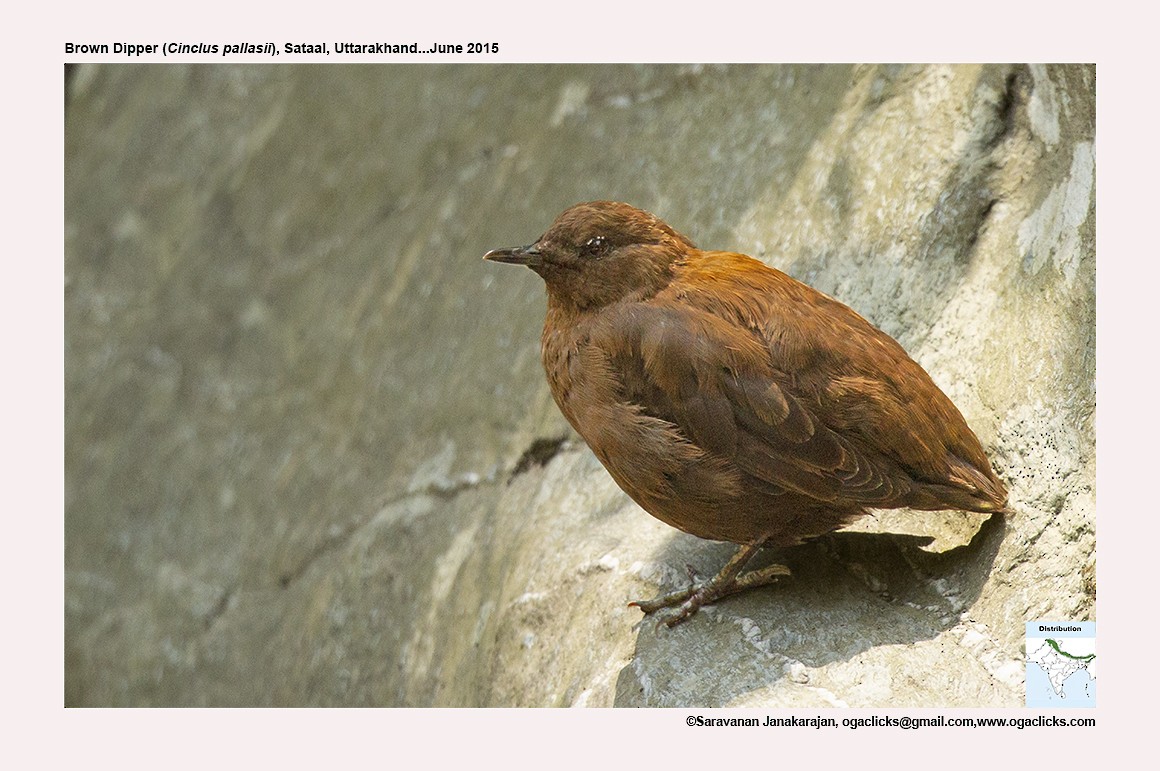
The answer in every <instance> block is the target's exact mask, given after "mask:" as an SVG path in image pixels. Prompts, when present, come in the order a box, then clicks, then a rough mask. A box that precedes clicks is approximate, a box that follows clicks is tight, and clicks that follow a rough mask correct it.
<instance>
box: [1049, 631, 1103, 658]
mask: <svg viewBox="0 0 1160 771" xmlns="http://www.w3.org/2000/svg"><path fill="white" fill-rule="evenodd" d="M1047 644H1048V645H1050V646H1051V647H1052V648H1055V652H1056V653H1058V654H1059V655H1060V656H1067V657H1068V658H1069V659H1075V660H1076V661H1091V660H1092V659H1094V658H1095V657H1096V654H1094V653H1089V654H1088V655H1086V656H1073V655H1071V654H1070V653H1068V652H1067V651H1065V650H1063V649H1062V648H1060V647H1059V643H1057V642H1056V641H1055V640H1052V639H1051V638H1050V637H1048V638H1047Z"/></svg>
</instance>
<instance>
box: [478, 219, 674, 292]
mask: <svg viewBox="0 0 1160 771" xmlns="http://www.w3.org/2000/svg"><path fill="white" fill-rule="evenodd" d="M694 248H696V247H694V246H693V242H692V241H690V240H689V239H687V238H685V237H684V236H682V235H681V234H680V233H678V232H677V231H675V230H673V229H672V228H671V227H669V226H668V225H666V224H665V223H664V222H662V221H661V220H660V219H658V218H657V217H656V216H654V215H652V214H649V213H648V212H646V211H642V210H640V209H637V208H636V207H633V206H629V205H628V204H626V203H617V202H615V201H590V202H588V203H579V204H576V205H575V206H572V207H570V208H568V209H566V210H565V211H564V212H563V213H562V214H560V216H558V217H557V218H556V221H555V222H553V223H552V225H551V226H550V227H549V228H548V230H547V231H546V232H545V233H544V234H543V235H542V236H540V237H539V238H538V239H536V241H535V243H532V244H529V245H527V246H517V247H510V248H506V249H493V250H492V251H490V252H488V253H487V254H485V255H484V256H483V259H485V260H491V261H492V262H506V263H510V264H514V265H526V266H527V267H529V268H531V269H532V270H534V271H535V272H536V273H538V274H540V276H541V277H542V278H543V279H544V283H545V284H547V287H548V297H549V300H550V301H551V302H554V303H557V304H559V305H563V306H566V307H572V308H576V309H579V310H595V309H599V308H602V307H604V306H606V305H610V304H612V303H614V302H618V301H621V300H641V299H645V298H648V297H652V296H653V295H654V294H656V293H657V292H659V291H660V290H661V289H663V288H664V287H665V286H666V285H667V284H668V283H669V281H670V280H671V278H672V272H673V265H674V264H675V263H676V262H678V261H679V260H680V259H681V258H682V257H683V256H684V254H685V252H686V251H687V250H690V249H694Z"/></svg>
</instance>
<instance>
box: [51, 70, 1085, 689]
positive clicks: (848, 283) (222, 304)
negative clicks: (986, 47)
mask: <svg viewBox="0 0 1160 771" xmlns="http://www.w3.org/2000/svg"><path fill="white" fill-rule="evenodd" d="M1094 134H1095V69H1094V67H1084V66H1066V67H1054V66H1046V67H1044V66H1033V67H1010V66H961V67H920V66H903V67H880V66H875V67H857V68H850V67H844V66H843V67H780V66H760V67H756V66H730V67H719V66H705V67H688V66H641V67H635V66H633V67H628V66H609V65H596V66H499V65H489V66H477V67H472V66H426V65H408V66H376V67H371V66H349V67H347V66H325V67H319V66H301V67H270V66H254V67H244V66H243V67H225V66H216V65H214V66H192V67H179V66H166V67H150V66H128V65H126V66H99V67H91V66H86V67H81V68H79V69H78V70H76V71H75V72H74V73H73V74H72V76H71V78H70V82H69V95H68V102H67V108H66V148H65V152H66V184H65V193H66V206H65V226H66V230H65V267H66V285H65V290H64V291H65V308H66V316H65V322H66V338H65V363H66V394H67V399H66V404H65V411H66V426H67V433H66V469H65V472H66V511H65V523H66V543H65V568H66V598H65V600H66V606H65V613H66V640H65V642H66V661H65V671H66V678H65V683H66V692H65V701H66V703H67V704H70V705H384V706H427V705H440V706H541V705H588V706H608V705H624V706H678V705H683V706H711V705H751V706H756V705H768V706H800V707H811V708H812V707H821V706H829V705H850V706H887V705H899V706H936V705H937V706H983V705H986V706H999V705H1003V706H1016V705H1021V704H1022V702H1023V684H1022V681H1023V664H1022V663H1021V657H1022V650H1021V647H1022V640H1023V625H1024V622H1025V621H1028V620H1036V619H1053V620H1071V619H1091V618H1093V614H1094V594H1095V578H1094V576H1095V532H1094V530H1095V496H1094V487H1093V486H1094V481H1095V433H1094V425H1093V413H1094V407H1095V383H1094V375H1095V247H1094V244H1095V189H1094V179H1095V150H1094ZM594 198H611V199H618V200H624V201H628V202H630V203H633V204H635V205H637V206H640V207H642V208H645V209H648V210H650V211H653V212H655V213H657V214H658V215H659V216H661V217H662V218H664V219H665V220H666V221H668V222H669V223H670V224H672V225H673V226H674V227H676V228H677V229H678V230H680V231H681V232H683V233H685V234H687V235H689V236H690V237H691V238H692V239H693V240H694V241H696V242H697V243H698V244H699V245H701V246H706V247H709V246H711V247H714V248H722V249H734V250H737V251H742V252H747V253H749V254H753V255H754V256H757V257H759V258H761V259H764V260H766V261H767V262H769V263H770V264H772V265H775V266H777V267H779V268H781V269H783V270H786V271H787V272H789V273H790V274H792V275H794V276H795V277H797V278H799V279H801V280H803V281H806V282H807V283H810V284H812V285H813V286H815V287H817V288H818V289H820V290H822V291H824V292H827V293H829V294H831V295H834V296H836V297H838V298H839V299H841V300H842V301H844V302H846V303H847V304H849V305H851V306H852V307H854V308H855V309H856V310H858V311H859V312H860V313H862V314H863V315H865V316H867V317H868V318H869V319H871V320H872V321H874V322H875V323H876V324H878V325H879V326H881V327H882V328H883V329H884V330H885V331H887V332H888V333H890V334H892V335H893V336H895V337H896V338H897V339H898V340H899V341H900V342H901V343H902V344H903V346H904V347H906V348H907V350H908V351H910V353H911V355H912V356H914V357H915V358H916V359H917V360H918V361H919V363H921V364H922V365H923V366H924V367H926V369H927V370H928V371H929V372H930V373H931V375H932V376H933V377H934V379H935V381H936V382H938V383H939V385H940V386H941V387H942V388H943V390H944V391H946V392H947V394H948V395H949V396H950V397H951V398H952V400H953V401H954V402H955V403H956V404H957V405H958V407H959V408H960V410H961V411H962V412H963V414H964V415H965V416H966V418H967V420H968V422H969V423H970V424H971V426H972V427H973V428H974V429H975V431H976V433H978V435H979V437H980V439H981V440H982V441H983V444H984V446H985V447H986V448H987V451H988V453H989V454H990V456H991V458H992V459H993V462H994V464H995V467H996V469H997V470H998V472H999V474H1000V476H1001V477H1002V478H1003V479H1004V480H1006V482H1007V483H1008V485H1009V487H1010V490H1011V505H1012V509H1013V513H1012V514H1010V515H1008V516H1006V517H1002V518H993V519H992V520H990V521H987V522H985V523H983V524H982V526H981V528H980V527H979V523H978V520H973V521H972V522H971V523H968V525H967V526H966V527H965V529H964V528H963V527H960V525H962V522H961V517H960V516H959V515H957V514H955V513H947V514H945V515H942V514H922V515H917V516H916V517H910V523H909V524H906V523H903V522H901V520H893V519H890V518H886V517H883V518H881V520H880V521H875V520H869V523H870V525H871V526H870V527H869V528H867V527H862V528H861V529H862V530H870V531H874V530H878V531H882V530H884V529H885V530H889V531H892V532H891V533H883V532H852V533H837V534H833V535H831V536H827V537H825V538H822V539H820V540H818V541H816V542H813V543H811V544H808V545H805V546H802V547H799V548H797V549H792V550H787V551H785V552H782V553H779V554H771V555H769V560H771V561H772V560H773V559H774V558H777V559H778V560H779V561H783V562H785V563H786V564H788V565H789V566H790V567H791V568H792V569H793V571H794V575H793V576H792V577H791V578H790V579H787V580H786V581H784V582H783V583H782V584H780V585H778V586H776V587H771V588H768V589H764V590H761V591H758V592H754V593H751V594H749V595H747V596H741V597H737V598H733V599H730V600H727V601H725V602H722V603H721V604H720V605H718V606H716V607H715V608H711V609H707V610H705V611H702V613H701V614H699V615H698V616H697V617H696V618H694V619H692V620H691V621H690V622H689V623H686V624H684V625H683V626H681V627H678V628H677V629H674V630H671V631H667V632H662V633H660V634H656V633H654V629H653V624H652V623H651V622H646V623H645V624H641V625H637V624H636V622H637V621H638V620H639V618H640V614H639V612H638V611H636V610H635V609H633V608H628V607H626V603H627V602H628V601H629V600H630V599H632V598H636V597H641V596H651V595H652V594H655V593H656V592H658V591H660V590H662V589H664V590H667V589H671V588H673V587H674V586H675V585H678V584H680V583H681V582H683V581H685V580H687V579H686V575H685V565H686V563H689V564H692V565H694V566H696V567H697V568H698V570H699V572H700V573H701V574H712V573H713V572H715V571H716V570H717V569H718V568H719V567H720V566H721V564H723V562H724V561H725V560H726V559H727V558H728V556H729V554H731V552H732V547H731V546H729V545H724V544H714V543H711V542H705V541H699V540H697V539H694V538H692V537H689V536H685V535H683V534H681V533H678V532H676V531H674V530H672V529H670V528H668V527H666V526H665V525H663V524H661V523H660V522H657V521H655V520H653V519H652V518H651V517H649V516H648V515H647V514H645V513H644V512H643V511H641V510H640V509H639V508H637V507H636V506H635V505H634V504H632V503H631V502H630V501H629V500H628V498H627V497H626V496H625V495H624V494H623V493H622V492H621V491H620V490H619V489H618V488H617V487H616V486H615V485H614V484H613V482H612V481H611V479H610V478H609V477H608V475H607V474H606V473H605V472H604V470H603V469H602V468H601V467H600V465H599V464H598V463H597V461H596V460H595V458H594V457H593V456H592V455H591V453H590V452H589V451H588V450H587V448H585V447H584V446H583V444H582V443H581V442H580V441H579V440H578V439H577V438H576V437H575V435H573V434H571V433H570V432H569V429H568V427H567V424H566V423H565V422H564V420H563V418H562V417H561V416H560V415H559V413H558V412H557V410H556V408H555V405H554V404H553V403H552V401H551V398H550V396H549V394H548V390H547V386H546V384H545V382H544V378H543V374H542V372H541V370H540V363H539V330H540V325H541V323H542V318H543V310H544V292H543V287H542V283H541V282H540V280H539V278H538V277H536V276H535V275H534V274H532V273H531V272H529V271H517V270H514V269H511V268H506V269H504V268H501V267H497V266H493V265H489V264H486V263H483V262H482V261H481V260H480V257H481V256H482V255H483V253H484V252H485V251H486V250H487V249H489V248H492V247H496V246H504V245H511V244H516V243H526V242H529V241H531V240H533V239H534V238H535V237H536V236H538V235H539V234H540V232H541V231H542V230H543V229H544V227H546V225H547V224H548V223H549V222H550V221H551V219H552V217H553V216H554V215H555V214H556V213H557V212H559V211H560V210H562V209H563V208H565V207H566V206H568V205H570V204H572V203H575V202H577V201H582V200H589V199H594ZM898 516H899V517H901V519H902V520H905V519H907V516H908V515H906V514H905V513H903V514H901V515H898ZM941 523H949V525H948V526H947V527H948V528H949V529H948V530H947V531H946V532H944V530H943V525H942V524H941ZM875 525H877V526H875ZM928 530H929V532H927V531H928ZM976 531H977V532H976ZM924 532H927V534H928V535H931V536H933V537H934V538H935V539H936V543H941V544H942V546H941V547H939V548H934V549H932V548H931V547H930V546H929V544H928V541H927V540H926V539H925V538H924V537H923V533H924ZM947 532H951V535H947V534H946V533H947ZM955 532H957V533H959V535H958V536H955V535H954V533H955ZM963 533H965V535H963ZM956 537H957V538H958V540H955V538H956ZM964 542H966V543H964ZM924 546H925V547H926V548H924Z"/></svg>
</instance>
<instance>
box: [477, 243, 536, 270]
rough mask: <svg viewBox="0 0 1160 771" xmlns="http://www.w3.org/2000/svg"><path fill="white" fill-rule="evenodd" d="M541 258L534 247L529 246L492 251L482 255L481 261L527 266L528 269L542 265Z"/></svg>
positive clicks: (533, 245) (532, 245)
mask: <svg viewBox="0 0 1160 771" xmlns="http://www.w3.org/2000/svg"><path fill="white" fill-rule="evenodd" d="M542 256H543V255H542V254H541V253H540V250H539V249H537V248H536V245H535V244H531V245H529V246H510V247H508V248H506V249H492V250H491V251H490V252H488V253H487V254H485V255H483V259H485V260H491V261H492V262H506V263H510V264H512V265H527V266H528V267H529V268H533V267H535V266H537V265H542V264H543V260H542V259H541V257H542Z"/></svg>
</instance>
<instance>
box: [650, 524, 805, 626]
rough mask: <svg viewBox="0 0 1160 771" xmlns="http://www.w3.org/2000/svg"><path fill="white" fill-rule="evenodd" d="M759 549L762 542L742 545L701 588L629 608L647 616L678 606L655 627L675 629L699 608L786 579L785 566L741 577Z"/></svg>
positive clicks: (756, 571) (676, 593) (787, 573)
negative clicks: (664, 626) (633, 608)
mask: <svg viewBox="0 0 1160 771" xmlns="http://www.w3.org/2000/svg"><path fill="white" fill-rule="evenodd" d="M761 546H762V542H761V541H757V542H755V543H750V544H745V545H744V546H742V547H741V548H740V549H738V550H737V553H736V554H734V555H733V556H732V557H731V558H730V559H729V561H728V562H726V563H725V567H723V568H721V572H719V573H718V574H717V575H715V576H713V578H711V579H709V580H708V581H706V582H705V583H703V584H701V585H700V586H697V585H696V584H690V585H689V587H688V588H685V589H679V590H677V591H675V592H671V593H669V594H662V595H661V596H659V597H654V598H653V599H651V600H636V601H634V602H630V603H629V606H630V607H631V606H633V605H635V606H636V607H638V608H640V609H641V610H642V611H644V612H645V614H646V615H647V614H649V613H653V612H655V611H658V610H660V609H661V608H670V607H672V606H674V605H680V607H679V608H677V611H676V612H675V613H674V614H672V615H671V616H669V617H668V618H664V619H661V621H660V622H659V623H658V624H657V625H658V626H660V624H661V623H663V624H665V625H666V626H668V627H674V626H676V625H677V624H679V623H681V622H682V621H684V620H685V619H687V618H688V617H689V616H692V615H693V614H694V613H696V612H697V610H698V609H699V608H700V607H701V606H702V605H712V604H713V603H714V602H716V601H717V600H719V599H721V598H723V597H728V596H729V595H732V594H737V593H739V592H744V591H747V590H749V589H754V588H756V587H759V586H766V585H767V584H771V583H773V582H774V581H776V580H777V579H778V578H780V577H782V576H788V575H789V568H787V567H786V566H785V565H769V566H767V567H764V568H762V569H761V570H754V571H750V572H749V573H746V574H745V575H743V576H742V575H740V573H741V571H742V570H743V569H744V568H745V565H746V564H747V563H748V562H749V560H751V559H752V558H753V555H755V554H757V551H758V549H760V548H761Z"/></svg>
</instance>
